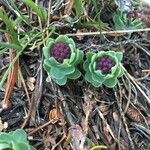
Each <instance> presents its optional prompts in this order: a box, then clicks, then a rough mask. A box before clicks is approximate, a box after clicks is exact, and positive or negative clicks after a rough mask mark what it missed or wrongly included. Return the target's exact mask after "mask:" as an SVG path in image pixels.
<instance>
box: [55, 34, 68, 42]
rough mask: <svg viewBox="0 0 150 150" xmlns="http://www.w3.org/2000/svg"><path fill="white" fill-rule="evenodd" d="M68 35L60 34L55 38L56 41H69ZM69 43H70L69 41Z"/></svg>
mask: <svg viewBox="0 0 150 150" xmlns="http://www.w3.org/2000/svg"><path fill="white" fill-rule="evenodd" d="M67 40H68V37H67V36H66V35H59V37H58V38H57V39H56V40H55V42H56V43H57V42H64V43H67ZM68 44H69V43H68Z"/></svg>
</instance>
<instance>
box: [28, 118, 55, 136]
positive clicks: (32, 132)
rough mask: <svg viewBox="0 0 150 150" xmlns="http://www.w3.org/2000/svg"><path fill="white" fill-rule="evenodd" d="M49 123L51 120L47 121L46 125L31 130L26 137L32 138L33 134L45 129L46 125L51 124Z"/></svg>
mask: <svg viewBox="0 0 150 150" xmlns="http://www.w3.org/2000/svg"><path fill="white" fill-rule="evenodd" d="M51 123H52V120H50V121H48V122H47V123H45V124H43V125H41V126H39V127H37V128H36V129H33V130H32V131H31V132H29V133H28V136H32V135H33V134H34V133H35V132H37V131H38V130H40V129H42V128H44V127H46V126H48V125H49V124H51Z"/></svg>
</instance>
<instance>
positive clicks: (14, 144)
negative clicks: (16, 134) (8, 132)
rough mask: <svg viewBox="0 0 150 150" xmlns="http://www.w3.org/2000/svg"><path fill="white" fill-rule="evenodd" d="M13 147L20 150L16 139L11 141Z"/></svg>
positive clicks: (14, 149)
mask: <svg viewBox="0 0 150 150" xmlns="http://www.w3.org/2000/svg"><path fill="white" fill-rule="evenodd" d="M11 145H12V149H13V150H20V148H19V145H18V143H17V142H15V141H11Z"/></svg>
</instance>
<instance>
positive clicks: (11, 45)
mask: <svg viewBox="0 0 150 150" xmlns="http://www.w3.org/2000/svg"><path fill="white" fill-rule="evenodd" d="M0 47H3V48H7V49H9V48H11V49H14V50H21V49H22V47H21V46H18V45H16V44H9V43H6V42H2V41H0ZM0 51H1V49H0Z"/></svg>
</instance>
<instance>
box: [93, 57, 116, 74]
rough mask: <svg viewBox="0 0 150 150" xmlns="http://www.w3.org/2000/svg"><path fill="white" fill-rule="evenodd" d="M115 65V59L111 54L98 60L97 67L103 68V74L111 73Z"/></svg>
mask: <svg viewBox="0 0 150 150" xmlns="http://www.w3.org/2000/svg"><path fill="white" fill-rule="evenodd" d="M113 66H115V61H114V60H113V59H112V58H111V57H110V56H103V57H100V58H97V60H96V69H97V70H101V72H102V74H108V73H111V68H112V67H113Z"/></svg>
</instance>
